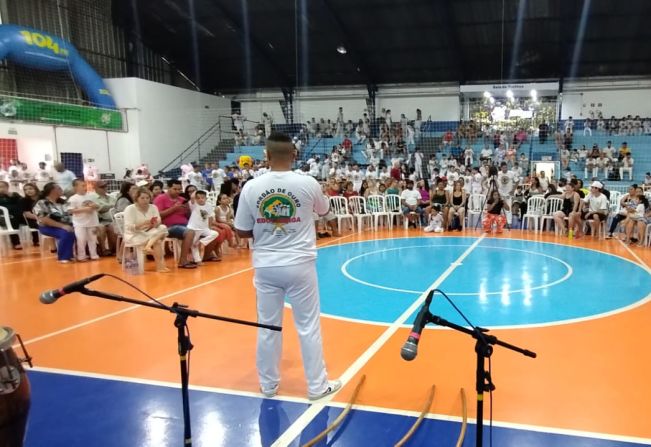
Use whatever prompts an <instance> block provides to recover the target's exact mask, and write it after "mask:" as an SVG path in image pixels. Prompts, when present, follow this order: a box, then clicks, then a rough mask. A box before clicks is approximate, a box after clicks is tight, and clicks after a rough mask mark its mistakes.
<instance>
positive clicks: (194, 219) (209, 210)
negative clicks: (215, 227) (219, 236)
mask: <svg viewBox="0 0 651 447" xmlns="http://www.w3.org/2000/svg"><path fill="white" fill-rule="evenodd" d="M190 209H191V210H192V213H191V214H190V218H189V219H188V228H189V229H190V230H209V229H210V225H209V221H210V218H211V217H215V207H214V206H212V205H208V204H207V203H206V204H205V205H199V204H198V203H190Z"/></svg>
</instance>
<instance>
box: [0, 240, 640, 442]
mask: <svg viewBox="0 0 651 447" xmlns="http://www.w3.org/2000/svg"><path fill="white" fill-rule="evenodd" d="M319 245H320V247H322V248H321V249H320V251H319V261H318V268H319V277H320V286H321V287H320V288H321V300H322V312H323V314H324V316H323V318H322V327H323V337H324V343H325V355H326V362H327V365H328V369H329V372H330V375H331V377H333V378H336V377H340V378H341V379H342V381H343V382H344V384H345V386H344V388H343V390H342V391H341V392H339V393H338V394H337V395H335V396H334V398H333V399H332V401H329V402H319V403H317V404H314V405H309V404H310V403H309V402H308V401H307V400H306V399H305V394H306V389H305V382H304V378H303V370H302V364H301V358H300V353H299V349H298V340H297V336H296V332H295V330H294V327H293V323H292V318H291V311H290V309H287V310H286V315H285V322H284V332H285V334H284V353H283V360H282V373H283V380H282V383H281V388H280V393H279V395H278V396H277V397H276V398H274V399H263V398H262V396H261V395H260V394H259V392H258V385H257V379H256V372H255V337H256V330H255V329H253V328H250V327H243V326H237V325H232V324H227V323H222V322H215V321H207V320H190V329H191V334H192V341H193V343H194V345H195V349H194V350H193V351H192V357H191V379H190V380H191V384H192V391H191V396H190V398H191V409H192V418H193V440H194V445H195V446H256V445H264V446H267V445H303V444H305V443H306V442H307V441H309V440H310V439H311V438H313V437H314V436H315V435H316V434H318V433H319V432H321V431H322V430H323V429H325V427H326V426H327V425H328V424H329V423H331V422H332V421H333V420H334V419H335V418H336V417H337V416H338V415H339V414H340V413H341V411H342V409H343V407H345V406H346V404H347V403H348V401H349V400H350V398H351V395H352V393H353V389H354V388H355V386H356V385H357V383H358V381H359V379H360V377H361V375H363V374H364V375H366V380H365V383H364V384H363V385H362V387H361V388H360V392H359V395H358V398H357V402H356V405H355V407H354V410H353V411H352V412H351V413H350V414H349V415H348V417H347V418H346V419H345V421H344V423H343V424H342V425H341V426H340V427H339V428H338V429H337V430H336V431H334V432H333V433H331V434H330V435H329V436H328V438H327V440H326V441H324V442H322V443H320V444H317V445H333V446H360V445H368V446H389V445H394V444H395V442H397V441H398V440H399V439H400V438H401V437H402V436H403V435H404V434H405V432H406V431H407V430H408V429H409V427H410V426H411V425H412V423H413V422H414V420H415V417H416V416H417V415H418V414H419V413H420V411H421V409H422V407H423V404H424V403H425V401H426V397H427V395H428V392H429V389H430V388H431V387H432V385H436V394H435V398H434V403H433V404H432V406H431V410H430V411H431V413H429V414H428V416H427V418H426V419H425V422H424V423H423V425H421V427H420V428H419V429H418V431H417V432H416V433H415V435H414V436H413V437H412V438H411V440H410V441H409V443H408V444H407V445H413V446H421V445H442V446H448V445H449V446H451V445H454V443H455V441H456V439H457V436H458V434H459V430H460V426H461V424H460V420H461V418H460V416H461V399H460V388H464V389H465V391H466V394H467V396H468V416H469V417H470V418H473V417H474V412H475V402H474V392H473V391H474V372H475V354H474V343H473V340H472V339H470V338H469V337H467V336H466V335H463V334H460V333H457V332H453V331H451V330H446V329H436V328H431V329H430V328H429V327H428V329H427V330H426V331H425V332H424V333H423V337H422V339H421V342H420V345H419V352H418V357H417V358H416V359H415V360H414V361H412V362H406V361H404V360H402V359H401V358H400V348H401V346H402V344H403V343H404V341H405V339H406V338H407V334H408V333H409V331H410V325H409V324H410V322H411V321H412V319H413V314H414V311H416V310H417V309H418V308H419V305H420V303H421V302H422V301H423V300H424V293H423V292H425V291H426V290H429V289H430V288H437V287H438V288H440V289H441V290H443V291H445V292H446V293H447V294H448V295H449V296H450V298H451V299H452V300H454V302H455V303H456V304H457V305H458V306H459V307H460V308H461V310H463V311H464V312H465V313H466V314H467V316H468V318H469V319H470V320H471V321H472V322H473V323H475V324H477V325H481V326H484V327H489V328H491V329H494V330H492V331H491V333H492V334H494V335H496V336H498V337H499V338H500V339H502V340H504V341H507V342H510V343H513V344H516V345H519V346H523V347H526V348H528V349H530V350H533V351H535V352H537V353H538V358H536V359H531V358H527V357H524V356H522V355H519V354H516V353H513V352H510V351H507V350H505V349H503V348H500V347H497V348H496V349H495V353H494V355H493V358H492V372H493V381H494V383H495V385H496V387H497V389H496V391H495V392H494V394H493V397H494V403H493V419H494V428H493V445H495V446H518V447H528V446H532V447H539V446H540V447H542V446H572V447H574V446H590V447H592V446H600V447H601V446H604V447H605V446H609V447H611V446H625V445H627V446H628V445H640V444H644V445H651V410H649V400H650V398H651V391H650V390H649V387H648V380H649V377H650V376H651V359H650V358H649V347H648V342H647V341H646V340H645V338H646V337H645V331H644V329H643V328H644V327H646V325H648V323H649V321H651V304H650V303H649V296H651V275H650V274H649V273H650V271H649V268H648V267H647V265H649V262H651V251H650V250H649V249H641V248H637V247H633V248H629V247H625V246H624V245H623V244H622V243H620V242H618V241H615V240H613V241H593V240H591V239H590V238H585V239H581V240H574V241H568V240H567V239H566V238H557V237H555V236H553V235H548V234H545V235H535V234H534V233H531V232H521V231H518V230H515V231H512V232H511V233H510V234H508V235H506V236H502V237H495V236H483V235H482V234H480V233H479V232H475V231H470V230H469V231H466V232H464V233H450V234H446V235H443V236H440V235H436V236H433V235H427V236H424V235H423V233H421V232H420V231H417V230H403V229H400V230H394V231H392V232H388V231H384V232H382V231H381V232H378V233H373V232H364V233H362V234H360V235H358V234H347V235H344V236H343V237H341V238H330V239H323V240H321V241H319ZM98 272H106V273H114V274H116V275H119V276H122V277H125V278H126V279H128V280H131V281H133V283H134V284H136V285H137V286H139V287H142V288H143V289H145V290H146V291H147V292H149V293H151V294H152V295H154V296H156V297H160V298H162V299H163V300H164V301H165V302H166V303H167V304H171V303H172V302H174V301H178V302H181V303H184V304H187V305H189V306H190V307H193V308H196V309H200V310H202V311H204V312H210V313H217V314H220V315H225V316H230V317H234V318H241V319H247V320H255V306H254V303H255V295H254V290H253V287H252V274H253V272H252V269H251V266H250V261H249V253H248V252H246V251H241V252H240V253H231V254H229V255H228V256H227V259H226V260H225V261H224V262H221V263H215V264H212V265H207V266H204V267H201V268H200V269H197V270H194V271H181V272H175V273H172V274H167V275H163V274H154V273H150V274H146V275H144V276H136V277H126V276H125V275H124V274H123V273H122V272H121V271H120V268H119V266H118V264H117V263H116V262H115V260H114V259H103V260H101V261H98V262H93V263H82V264H72V265H64V266H62V265H59V264H58V263H56V260H55V259H54V258H53V257H52V256H49V255H47V256H45V257H44V258H43V257H41V255H40V254H39V253H38V252H36V251H34V252H28V253H21V254H18V253H11V254H10V257H4V258H2V259H1V260H0V281H1V283H2V284H3V289H4V295H3V296H2V297H0V315H1V316H2V318H1V319H0V320H1V321H0V324H2V325H5V326H10V327H12V328H14V329H16V330H17V331H18V332H19V333H20V334H21V335H22V336H23V339H24V340H25V341H26V344H27V348H28V350H29V352H30V354H31V355H32V356H33V357H34V363H35V367H34V369H33V370H32V371H30V373H29V377H30V380H31V383H32V405H33V406H32V410H31V414H30V421H29V427H28V433H27V442H26V445H27V446H28V447H42V446H47V447H56V446H66V447H72V446H94V447H103V446H107V447H108V446H111V447H113V446H176V445H182V433H183V432H182V412H181V397H180V392H179V391H178V385H177V383H178V381H179V378H178V375H179V373H178V357H177V355H176V332H175V328H174V327H173V326H172V322H173V317H172V316H171V315H170V314H166V313H164V312H158V311H155V310H152V309H147V308H138V307H134V306H130V305H126V304H121V303H114V302H109V301H105V300H100V299H97V298H91V297H85V296H81V295H78V294H73V295H69V296H65V297H63V298H61V299H60V300H59V301H57V302H56V303H55V304H52V305H49V306H46V305H43V304H41V303H40V302H39V300H38V296H39V294H40V293H41V292H42V291H43V290H47V289H51V288H56V287H59V286H61V285H63V284H66V283H68V282H71V281H74V280H77V279H80V278H82V277H85V276H89V275H91V274H94V273H98ZM89 287H90V288H95V289H100V290H105V291H111V292H114V293H119V294H125V295H128V296H132V297H136V296H137V295H135V294H134V292H133V291H132V290H130V289H128V288H127V287H126V286H124V285H122V284H120V283H119V282H117V281H115V280H112V279H101V280H99V281H97V282H96V283H93V284H92V285H91V286H89ZM431 311H432V313H434V314H437V315H440V316H442V317H444V318H447V319H449V320H451V321H453V322H457V323H461V320H460V319H459V318H458V316H457V315H456V314H455V313H454V311H453V310H452V308H451V307H450V306H449V305H448V304H447V303H446V302H445V301H444V300H443V299H442V297H441V296H440V295H437V296H435V299H434V301H433V303H432V306H431ZM643 337H644V338H643ZM488 409H489V407H488V402H487V405H486V416H487V417H488ZM471 422H474V420H471ZM486 431H488V430H486ZM486 439H488V434H487V433H486ZM464 445H465V446H472V445H474V426H473V425H469V427H468V433H467V435H466V440H465V443H464ZM486 445H488V444H487V443H486Z"/></svg>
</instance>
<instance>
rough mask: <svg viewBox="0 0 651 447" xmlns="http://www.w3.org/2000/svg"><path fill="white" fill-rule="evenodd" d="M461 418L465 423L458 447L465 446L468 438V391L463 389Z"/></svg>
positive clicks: (463, 423) (462, 426) (462, 424)
mask: <svg viewBox="0 0 651 447" xmlns="http://www.w3.org/2000/svg"><path fill="white" fill-rule="evenodd" d="M461 417H462V418H463V421H462V422H461V432H460V433H459V439H457V445H456V447H461V445H462V444H463V440H464V438H465V437H466V428H468V403H467V402H466V391H465V390H464V389H463V388H461Z"/></svg>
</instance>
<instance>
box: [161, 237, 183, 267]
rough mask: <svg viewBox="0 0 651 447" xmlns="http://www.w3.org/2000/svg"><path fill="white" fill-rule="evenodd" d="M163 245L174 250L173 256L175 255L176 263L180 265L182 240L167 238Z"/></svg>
mask: <svg viewBox="0 0 651 447" xmlns="http://www.w3.org/2000/svg"><path fill="white" fill-rule="evenodd" d="M163 245H164V246H166V245H169V246H170V247H171V248H172V254H173V255H174V261H175V262H176V263H177V264H178V263H179V259H181V240H179V239H174V238H173V237H166V238H165V240H164V241H163ZM183 262H185V260H183Z"/></svg>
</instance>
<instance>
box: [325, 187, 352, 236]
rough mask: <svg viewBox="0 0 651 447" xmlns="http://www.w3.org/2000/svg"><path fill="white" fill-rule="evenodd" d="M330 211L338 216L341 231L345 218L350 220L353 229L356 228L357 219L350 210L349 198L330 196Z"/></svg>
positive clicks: (338, 226) (338, 225)
mask: <svg viewBox="0 0 651 447" xmlns="http://www.w3.org/2000/svg"><path fill="white" fill-rule="evenodd" d="M330 211H332V212H333V213H334V215H335V217H336V218H337V228H339V231H340V232H342V230H343V228H342V226H341V222H342V221H343V220H349V221H350V227H351V229H352V230H354V229H355V219H354V218H353V215H352V214H350V212H349V210H348V200H347V199H346V198H345V197H341V196H335V197H330Z"/></svg>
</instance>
